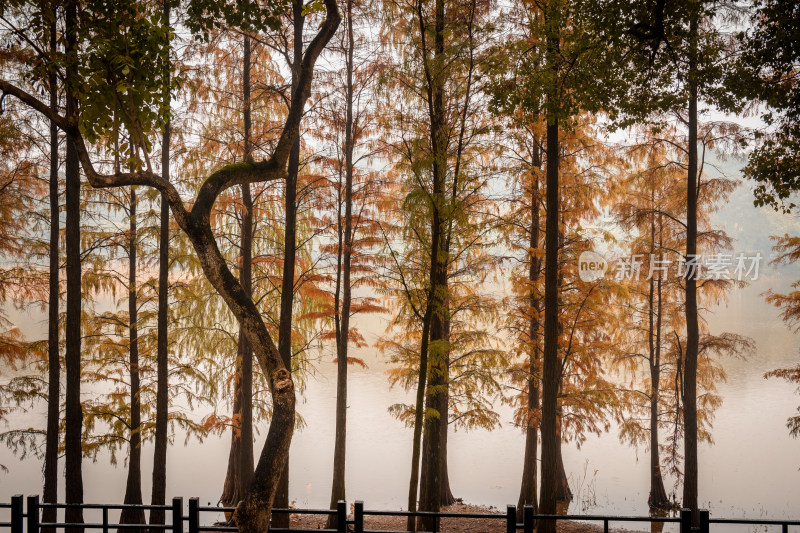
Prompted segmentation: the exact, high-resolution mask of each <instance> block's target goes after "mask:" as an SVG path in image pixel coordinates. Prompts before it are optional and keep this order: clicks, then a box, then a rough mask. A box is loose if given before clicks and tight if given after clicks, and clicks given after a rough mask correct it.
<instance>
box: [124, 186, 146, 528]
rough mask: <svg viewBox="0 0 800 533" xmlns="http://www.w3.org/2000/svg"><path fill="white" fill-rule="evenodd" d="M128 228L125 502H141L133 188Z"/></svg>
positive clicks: (129, 515) (127, 520) (138, 517)
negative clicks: (128, 404) (128, 401)
mask: <svg viewBox="0 0 800 533" xmlns="http://www.w3.org/2000/svg"><path fill="white" fill-rule="evenodd" d="M130 194H131V197H130V217H129V218H130V228H129V233H128V339H129V341H130V348H129V355H130V359H129V361H128V363H129V367H130V370H129V372H130V378H131V413H130V440H129V441H128V443H129V447H128V479H127V483H126V485H125V499H124V501H123V503H125V504H139V505H141V503H142V433H141V431H142V405H141V400H140V396H139V395H140V392H141V390H140V387H139V326H138V324H137V322H138V321H139V308H138V301H137V295H136V290H137V287H136V261H137V253H136V246H137V243H136V240H137V239H136V233H137V226H136V188H135V187H131V188H130ZM119 523H120V524H144V523H145V519H144V510H143V509H131V508H128V507H126V508H124V509H122V512H121V513H120V516H119ZM125 531H132V532H133V533H140V532H143V531H144V529H120V530H119V532H120V533H122V532H125Z"/></svg>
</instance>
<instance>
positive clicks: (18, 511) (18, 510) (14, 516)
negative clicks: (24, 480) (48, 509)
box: [11, 494, 25, 533]
mask: <svg viewBox="0 0 800 533" xmlns="http://www.w3.org/2000/svg"><path fill="white" fill-rule="evenodd" d="M24 516H25V513H23V512H22V494H15V495H13V496H12V497H11V533H22V519H23V517H24Z"/></svg>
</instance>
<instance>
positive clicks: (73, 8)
mask: <svg viewBox="0 0 800 533" xmlns="http://www.w3.org/2000/svg"><path fill="white" fill-rule="evenodd" d="M77 26H78V6H77V3H76V1H75V0H70V1H68V2H67V3H66V7H65V30H66V51H67V75H66V80H67V81H66V87H65V92H66V114H67V118H68V119H72V120H76V119H77V116H78V101H77V98H76V96H75V94H74V84H75V83H76V82H77V77H78V74H77V66H78V65H77V53H78V52H77V50H78V46H77V32H78V27H77ZM78 164H79V162H78V150H77V146H76V145H75V141H74V139H71V138H69V137H68V138H67V153H66V158H65V169H64V177H65V182H66V187H65V199H64V203H65V211H66V231H65V247H66V261H67V266H66V277H67V318H66V335H65V336H66V339H65V340H66V357H65V363H66V373H67V380H66V406H65V413H64V415H65V425H66V428H65V433H64V466H65V468H64V475H65V477H66V502H67V503H83V475H82V469H81V463H82V459H83V448H82V446H81V444H82V433H83V431H82V430H83V408H82V406H81V233H80V232H81V229H80V224H81V206H80V201H81V199H80V195H81V175H80V168H79V166H78ZM65 519H66V521H67V522H68V523H83V511H82V510H81V509H74V508H71V509H66V511H65ZM72 531H73V533H83V529H82V528H75V529H73V530H72Z"/></svg>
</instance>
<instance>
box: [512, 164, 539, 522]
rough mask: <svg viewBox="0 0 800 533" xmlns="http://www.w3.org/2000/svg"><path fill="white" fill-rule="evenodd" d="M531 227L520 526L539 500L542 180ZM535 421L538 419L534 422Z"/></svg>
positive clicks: (536, 190) (535, 194) (536, 185)
mask: <svg viewBox="0 0 800 533" xmlns="http://www.w3.org/2000/svg"><path fill="white" fill-rule="evenodd" d="M533 165H534V166H535V167H536V168H541V160H540V157H539V150H538V149H536V150H535V151H534V161H533ZM530 201H531V227H530V243H529V246H530V250H531V251H530V266H529V268H528V282H529V284H530V293H529V295H528V301H529V305H530V320H529V321H528V342H529V343H530V349H529V350H530V351H529V353H530V358H529V360H528V405H527V408H528V416H527V418H526V422H527V426H526V429H525V458H524V460H523V464H522V486H521V488H520V492H519V501H518V502H517V522H518V523H522V518H523V516H522V513H523V509H524V506H526V505H530V506H532V507H533V512H534V514H536V513H537V512H538V507H539V506H538V503H537V498H536V472H537V470H538V469H537V464H536V460H537V457H536V452H537V447H538V439H539V435H538V425H539V424H538V416H539V415H538V410H539V307H540V305H539V295H538V293H537V285H538V284H539V277H540V275H541V268H542V264H541V263H542V262H541V259H539V257H538V256H536V255H534V251H535V250H537V249H538V248H539V202H540V198H539V178H538V176H537V177H535V178H534V182H533V187H532V190H531V200H530ZM534 417H535V418H534Z"/></svg>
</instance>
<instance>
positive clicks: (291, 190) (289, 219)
mask: <svg viewBox="0 0 800 533" xmlns="http://www.w3.org/2000/svg"><path fill="white" fill-rule="evenodd" d="M292 21H293V30H294V31H293V42H294V45H293V54H294V56H293V61H292V94H294V93H295V91H296V90H297V84H298V83H299V72H300V63H301V62H302V60H303V26H304V23H305V17H304V16H303V0H294V1H293V2H292ZM299 171H300V135H299V134H298V135H297V137H295V139H294V143H293V144H292V149H291V152H290V153H289V167H288V171H287V176H286V191H285V196H284V202H285V209H286V213H285V215H286V216H285V219H286V225H285V229H284V232H285V233H284V247H283V254H284V255H283V280H282V283H281V312H280V318H279V324H278V352H279V353H280V355H281V358H283V364H284V365H285V366H286V368H287V369H288V370H289V372H291V371H292V370H291V369H292V304H293V302H294V270H295V254H296V252H297V243H296V241H297V175H298V173H299ZM275 507H278V508H281V507H283V508H286V507H289V461H288V459H287V461H286V467H285V468H284V471H283V477H282V478H281V480H280V486H279V489H278V494H277V496H276V500H275ZM272 524H273V527H278V528H287V527H289V515H288V514H278V515H275V516H274V517H273V519H272Z"/></svg>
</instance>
